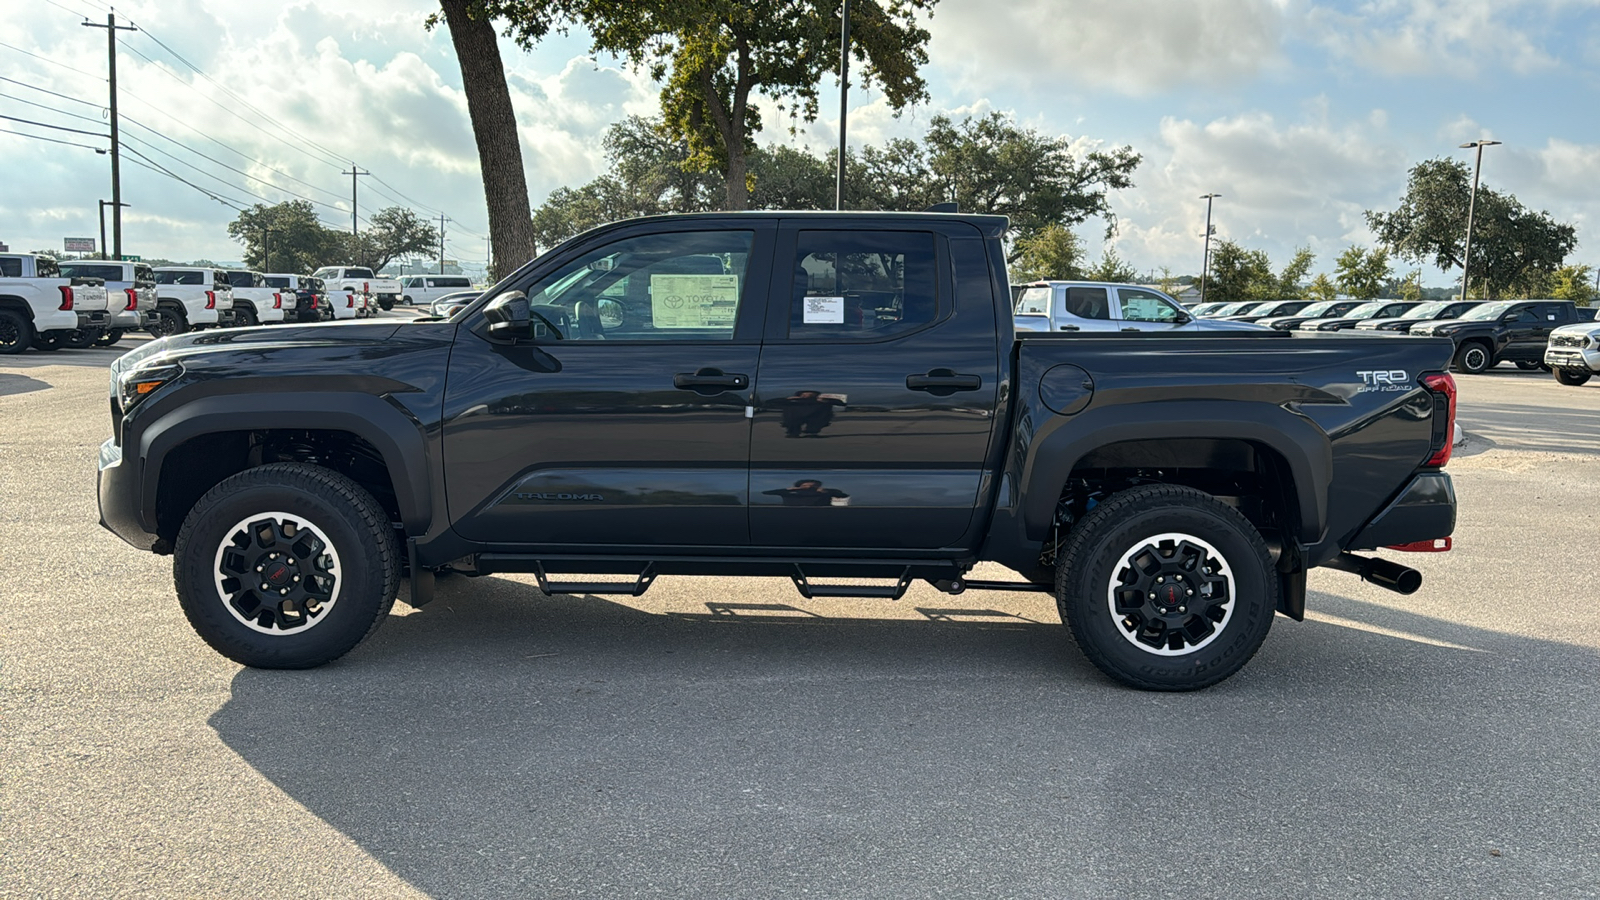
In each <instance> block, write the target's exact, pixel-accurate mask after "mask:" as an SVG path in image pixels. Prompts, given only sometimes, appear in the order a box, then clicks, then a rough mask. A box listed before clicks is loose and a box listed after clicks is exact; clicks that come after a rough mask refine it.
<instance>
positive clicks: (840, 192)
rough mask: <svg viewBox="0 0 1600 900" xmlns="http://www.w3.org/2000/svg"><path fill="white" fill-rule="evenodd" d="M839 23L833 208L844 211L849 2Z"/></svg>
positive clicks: (848, 104) (846, 2) (845, 2)
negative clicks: (837, 136) (837, 123)
mask: <svg viewBox="0 0 1600 900" xmlns="http://www.w3.org/2000/svg"><path fill="white" fill-rule="evenodd" d="M843 13H844V16H843V19H842V21H841V22H840V23H839V165H838V166H837V170H838V181H837V183H836V184H835V185H834V188H833V208H834V209H836V210H838V209H844V126H845V119H846V118H847V117H848V116H849V115H850V0H844V9H843Z"/></svg>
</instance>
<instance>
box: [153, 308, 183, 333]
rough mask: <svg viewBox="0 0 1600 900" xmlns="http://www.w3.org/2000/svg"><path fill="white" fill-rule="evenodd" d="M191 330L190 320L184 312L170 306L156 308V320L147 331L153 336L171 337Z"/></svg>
mask: <svg viewBox="0 0 1600 900" xmlns="http://www.w3.org/2000/svg"><path fill="white" fill-rule="evenodd" d="M188 330H189V320H188V319H186V318H185V317H184V315H183V313H181V312H179V311H177V310H175V309H173V308H172V307H170V306H162V307H159V308H158V309H156V320H155V322H154V323H152V324H151V325H150V326H149V327H148V328H146V329H145V331H147V332H149V333H150V336H151V337H153V338H164V337H170V336H172V335H174V334H183V333H184V332H186V331H188Z"/></svg>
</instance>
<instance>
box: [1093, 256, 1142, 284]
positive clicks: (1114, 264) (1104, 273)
mask: <svg viewBox="0 0 1600 900" xmlns="http://www.w3.org/2000/svg"><path fill="white" fill-rule="evenodd" d="M1083 277H1085V278H1087V279H1089V280H1090V281H1112V282H1118V283H1126V282H1132V281H1134V280H1136V279H1138V277H1139V273H1138V272H1136V271H1134V269H1133V266H1131V265H1129V264H1128V262H1127V261H1126V260H1124V259H1123V258H1122V257H1121V256H1118V255H1117V249H1116V248H1115V247H1106V252H1105V254H1104V255H1102V256H1101V257H1100V261H1099V262H1097V263H1095V264H1094V266H1093V267H1091V268H1090V269H1089V271H1087V272H1085V273H1084V276H1083Z"/></svg>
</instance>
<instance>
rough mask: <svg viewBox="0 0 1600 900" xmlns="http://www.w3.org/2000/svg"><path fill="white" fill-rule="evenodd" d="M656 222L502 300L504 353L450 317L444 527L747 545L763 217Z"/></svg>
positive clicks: (484, 535) (765, 243) (509, 536)
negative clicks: (508, 326)
mask: <svg viewBox="0 0 1600 900" xmlns="http://www.w3.org/2000/svg"><path fill="white" fill-rule="evenodd" d="M716 222H717V220H706V221H705V222H703V223H701V222H697V223H695V227H694V229H693V230H686V229H685V228H684V226H683V225H682V224H681V223H680V224H677V225H675V226H671V227H669V226H668V225H666V224H663V223H660V222H657V223H652V224H648V225H638V226H634V227H631V228H626V229H619V230H618V231H616V232H614V233H613V235H612V236H611V237H610V238H609V239H608V240H606V241H605V242H604V243H603V244H600V245H595V244H588V245H586V246H585V247H579V248H574V249H573V250H571V251H568V252H567V253H566V254H564V255H563V256H562V257H561V258H558V259H554V260H551V261H550V262H549V263H547V264H544V265H541V266H540V268H539V269H537V270H535V271H534V272H533V273H530V274H529V275H528V276H526V277H525V279H524V280H522V281H520V282H516V283H513V284H510V285H508V286H506V288H505V290H520V291H523V292H525V293H526V294H527V295H528V297H529V299H530V300H531V302H532V308H533V310H534V311H535V312H537V313H539V315H540V316H542V317H543V318H544V322H543V323H540V322H539V320H538V319H536V320H535V324H536V327H535V328H534V329H532V331H531V333H529V334H527V335H524V336H523V340H521V341H520V342H519V343H517V344H515V345H508V344H504V343H496V342H491V341H490V340H488V338H487V329H486V328H485V323H484V321H483V318H482V313H481V312H477V313H474V314H473V315H472V316H471V317H470V318H468V319H465V320H463V322H462V324H461V327H460V329H459V330H458V332H457V335H458V336H457V338H456V344H455V348H454V349H453V351H452V352H451V356H450V364H449V381H448V388H447V390H446V393H445V409H444V454H445V461H446V465H447V471H448V473H449V478H448V480H447V481H448V483H447V487H446V494H447V496H448V500H449V508H450V515H451V517H452V520H453V521H455V529H456V531H457V532H458V533H460V534H461V535H463V536H464V537H467V538H470V539H472V540H477V541H484V542H488V543H494V544H532V545H560V546H565V547H578V548H590V547H597V546H609V547H613V548H615V547H619V546H660V545H679V546H690V547H695V546H729V545H740V544H745V543H748V541H749V537H750V531H749V514H748V496H749V495H748V482H749V474H748V464H749V453H750V418H749V413H748V407H750V405H751V385H752V383H753V382H754V379H755V374H756V367H757V364H758V362H759V358H760V353H761V343H760V339H761V327H762V320H763V317H764V315H765V312H766V300H767V297H766V291H767V288H768V286H769V284H770V261H771V256H772V238H773V235H774V234H775V233H776V230H777V220H776V219H760V218H752V219H746V220H743V221H739V222H737V224H736V225H718V224H716Z"/></svg>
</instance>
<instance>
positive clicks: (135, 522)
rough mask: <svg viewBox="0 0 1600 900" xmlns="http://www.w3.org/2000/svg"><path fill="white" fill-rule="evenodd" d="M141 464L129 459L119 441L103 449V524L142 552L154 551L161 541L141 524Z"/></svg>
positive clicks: (101, 479) (109, 443)
mask: <svg viewBox="0 0 1600 900" xmlns="http://www.w3.org/2000/svg"><path fill="white" fill-rule="evenodd" d="M138 466H139V460H136V459H126V458H125V457H123V455H122V448H121V447H119V446H117V439H116V438H107V439H106V442H105V443H104V444H101V445H100V480H99V500H100V524H101V526H103V527H104V528H105V529H106V530H107V531H109V532H111V533H112V534H114V535H116V536H117V537H119V538H122V539H123V540H124V541H127V542H128V543H129V544H131V545H132V546H134V547H137V548H139V549H140V550H153V549H154V548H155V545H156V541H157V540H158V538H157V537H156V535H154V534H151V533H150V532H148V531H146V530H145V528H144V523H142V522H140V521H139V473H138V471H136V470H137V469H138Z"/></svg>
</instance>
